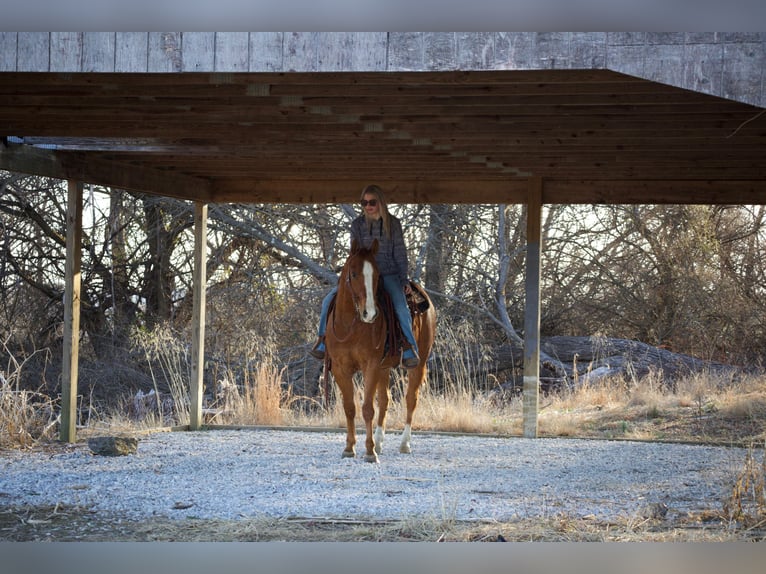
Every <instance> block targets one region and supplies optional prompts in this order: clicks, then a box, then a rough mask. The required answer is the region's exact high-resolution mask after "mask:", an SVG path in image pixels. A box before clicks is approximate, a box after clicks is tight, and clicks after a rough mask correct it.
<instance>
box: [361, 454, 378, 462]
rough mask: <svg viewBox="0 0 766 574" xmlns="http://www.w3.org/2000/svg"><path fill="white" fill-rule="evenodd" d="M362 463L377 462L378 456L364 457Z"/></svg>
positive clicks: (368, 455) (369, 455) (367, 455)
mask: <svg viewBox="0 0 766 574" xmlns="http://www.w3.org/2000/svg"><path fill="white" fill-rule="evenodd" d="M364 462H378V455H377V454H375V453H372V454H366V455H364Z"/></svg>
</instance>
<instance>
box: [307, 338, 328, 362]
mask: <svg viewBox="0 0 766 574" xmlns="http://www.w3.org/2000/svg"><path fill="white" fill-rule="evenodd" d="M309 355H311V356H312V357H314V358H315V359H319V360H322V359H324V355H325V346H324V337H319V338H318V339H317V342H316V343H314V346H313V347H312V348H311V350H310V351H309Z"/></svg>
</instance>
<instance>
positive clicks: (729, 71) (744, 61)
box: [723, 42, 766, 107]
mask: <svg viewBox="0 0 766 574" xmlns="http://www.w3.org/2000/svg"><path fill="white" fill-rule="evenodd" d="M764 69H766V42H758V43H741V44H726V45H725V47H724V68H723V96H724V97H726V98H732V99H737V100H739V101H744V102H748V103H750V104H753V105H756V106H765V107H766V97H764V95H763V76H764V73H763V70H764Z"/></svg>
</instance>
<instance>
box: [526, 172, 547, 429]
mask: <svg viewBox="0 0 766 574" xmlns="http://www.w3.org/2000/svg"><path fill="white" fill-rule="evenodd" d="M542 197H543V180H542V178H540V177H532V178H530V179H529V195H528V199H527V265H526V277H525V284H526V299H525V301H526V303H525V305H524V387H523V397H522V419H523V427H524V436H525V437H527V438H536V437H537V414H538V409H539V394H540V251H541V247H540V243H541V239H542V238H541V233H542Z"/></svg>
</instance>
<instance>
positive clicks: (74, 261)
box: [59, 180, 83, 442]
mask: <svg viewBox="0 0 766 574" xmlns="http://www.w3.org/2000/svg"><path fill="white" fill-rule="evenodd" d="M68 190H69V191H68V196H67V226H66V264H65V270H64V341H63V347H64V349H63V354H64V356H63V363H62V367H61V425H60V427H59V438H60V440H61V441H62V442H75V441H76V439H77V437H76V423H77V376H78V358H79V353H80V288H81V257H82V255H81V247H82V191H83V184H82V183H81V182H78V181H72V180H70V181H69V187H68Z"/></svg>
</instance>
